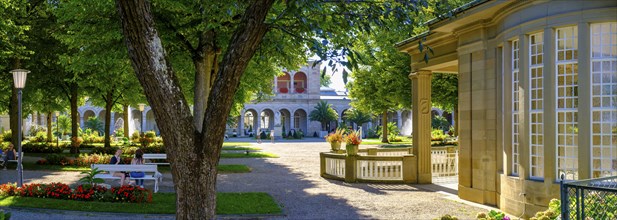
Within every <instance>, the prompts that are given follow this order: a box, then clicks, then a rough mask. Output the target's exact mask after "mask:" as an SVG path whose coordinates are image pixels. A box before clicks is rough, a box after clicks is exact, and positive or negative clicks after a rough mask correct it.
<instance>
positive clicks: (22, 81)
mask: <svg viewBox="0 0 617 220" xmlns="http://www.w3.org/2000/svg"><path fill="white" fill-rule="evenodd" d="M10 73H12V74H13V83H15V88H18V89H23V88H24V87H26V77H27V76H28V73H30V71H29V70H25V69H15V70H11V71H10Z"/></svg>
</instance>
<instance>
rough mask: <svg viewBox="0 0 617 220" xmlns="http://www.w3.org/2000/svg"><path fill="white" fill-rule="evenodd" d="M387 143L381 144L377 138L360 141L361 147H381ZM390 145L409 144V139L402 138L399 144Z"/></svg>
mask: <svg viewBox="0 0 617 220" xmlns="http://www.w3.org/2000/svg"><path fill="white" fill-rule="evenodd" d="M382 144H387V143H382V142H381V139H379V138H365V139H362V145H382ZM390 144H395V145H401V144H411V138H408V137H403V138H402V141H401V142H391V143H390Z"/></svg>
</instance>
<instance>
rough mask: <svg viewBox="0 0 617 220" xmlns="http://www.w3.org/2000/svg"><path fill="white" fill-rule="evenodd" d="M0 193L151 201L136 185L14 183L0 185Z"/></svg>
mask: <svg viewBox="0 0 617 220" xmlns="http://www.w3.org/2000/svg"><path fill="white" fill-rule="evenodd" d="M0 195H4V196H21V197H37V198H53V199H64V200H77V201H101V202H131V203H145V202H148V203H150V202H152V192H151V191H150V190H148V189H144V188H141V187H137V186H121V187H114V188H111V189H109V190H108V189H107V188H105V187H102V186H96V185H94V186H93V185H89V184H86V185H80V186H77V188H75V190H73V189H71V188H70V187H69V186H68V185H66V184H64V183H50V184H39V183H30V184H24V185H23V186H22V187H19V188H18V187H16V186H15V184H2V185H0Z"/></svg>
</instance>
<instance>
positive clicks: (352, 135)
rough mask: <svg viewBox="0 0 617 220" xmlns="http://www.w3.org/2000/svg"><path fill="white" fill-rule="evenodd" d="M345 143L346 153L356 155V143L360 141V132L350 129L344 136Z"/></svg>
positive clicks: (358, 143)
mask: <svg viewBox="0 0 617 220" xmlns="http://www.w3.org/2000/svg"><path fill="white" fill-rule="evenodd" d="M345 143H346V144H345V148H346V150H347V155H358V145H360V143H362V133H361V132H360V131H353V130H352V131H351V132H349V134H347V136H346V137H345Z"/></svg>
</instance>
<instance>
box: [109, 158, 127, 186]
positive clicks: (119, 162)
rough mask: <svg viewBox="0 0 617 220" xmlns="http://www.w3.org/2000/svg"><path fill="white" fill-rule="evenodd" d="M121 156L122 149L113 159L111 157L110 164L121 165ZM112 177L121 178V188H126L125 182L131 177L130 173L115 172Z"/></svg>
mask: <svg viewBox="0 0 617 220" xmlns="http://www.w3.org/2000/svg"><path fill="white" fill-rule="evenodd" d="M121 155H122V149H118V150H117V151H116V154H115V155H114V156H113V157H111V160H109V164H115V165H118V164H121V163H122V158H120V156H121ZM111 175H112V176H117V177H120V186H124V180H125V179H126V178H127V177H128V176H129V173H127V172H113V173H112V174H111Z"/></svg>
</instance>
